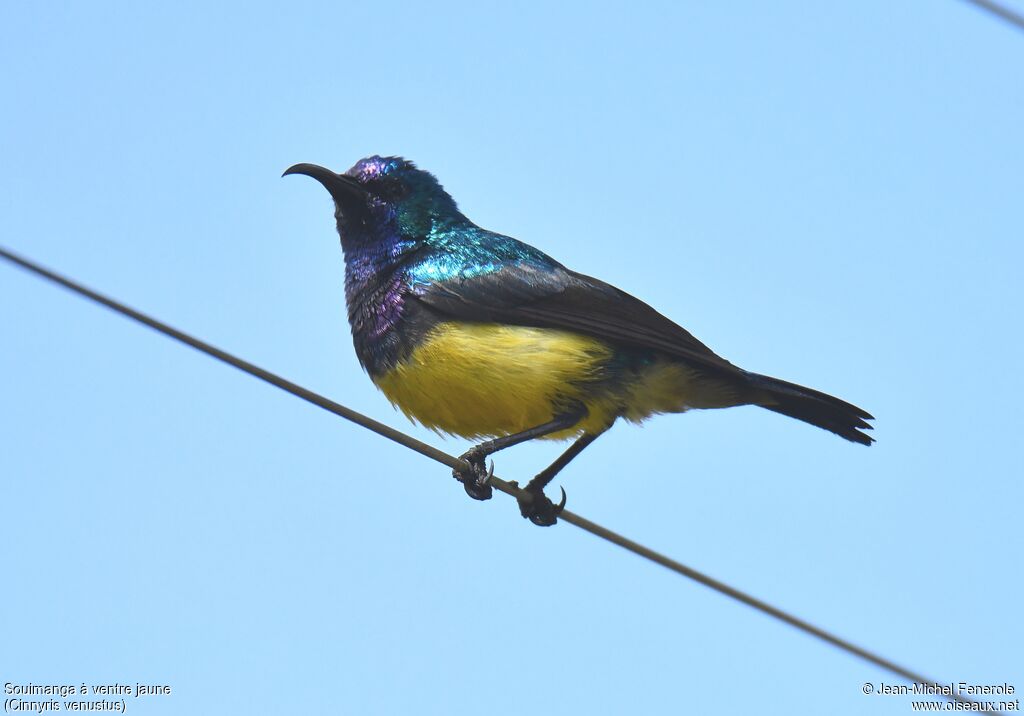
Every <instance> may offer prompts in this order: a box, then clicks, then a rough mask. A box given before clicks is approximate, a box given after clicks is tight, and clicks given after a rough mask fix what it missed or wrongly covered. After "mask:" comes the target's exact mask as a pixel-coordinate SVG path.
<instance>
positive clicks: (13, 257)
mask: <svg viewBox="0 0 1024 716" xmlns="http://www.w3.org/2000/svg"><path fill="white" fill-rule="evenodd" d="M0 258H3V259H6V260H7V261H9V262H11V263H13V264H16V265H17V266H20V267H21V268H23V269H25V270H27V271H29V272H31V273H33V274H35V275H37V276H41V277H42V278H45V279H47V280H49V281H52V282H54V283H56V284H59V285H61V286H63V287H64V288H67V289H69V290H70V291H73V292H75V293H77V294H79V295H80V296H84V297H85V298H88V299H90V300H91V301H95V302H96V303H99V304H101V305H103V306H106V307H107V308H109V309H111V310H113V311H116V312H117V313H120V314H121V315H123V316H127V317H128V318H131V319H134V320H136V321H138V322H139V323H142V324H143V325H146V326H149V327H150V328H152V329H153V330H155V331H158V332H160V333H163V334H164V335H166V336H170V337H171V338H174V339H175V340H177V341H180V342H182V343H184V344H185V345H188V346H191V347H192V348H195V349H196V350H198V351H201V352H203V353H205V354H207V355H209V356H212V357H213V358H216V359H218V360H220V361H223V362H224V363H227V364H228V365H230V366H234V367H235V368H238V369H239V370H241V371H244V372H246V373H248V374H249V375H252V376H255V377H256V378H259V379H260V380H263V381H265V382H267V383H270V384H271V385H273V386H276V387H278V388H280V389H281V390H284V391H286V392H288V393H291V394H292V395H294V396H296V397H299V398H302V399H303V400H305V401H307V402H309V403H312V404H313V405H316V406H317V407H320V408H323V409H324V410H326V411H328V412H330V413H334V414H335V415H337V416H339V417H342V418H345V419H346V420H350V421H352V422H353V423H355V424H357V425H360V426H362V427H364V428H366V429H368V430H372V431H373V432H375V433H377V434H378V435H382V436H383V437H386V438H388V439H389V440H393V441H394V442H396V443H398V444H399V445H403V446H405V447H407V448H410V449H412V450H415V451H416V452H418V453H420V454H421V455H425V456H426V457H429V458H431V459H432V460H436V461H437V462H439V463H442V464H443V465H447V466H448V467H451V468H468V467H469V466H468V465H467V464H466V463H465V462H464V461H462V460H460V459H459V458H457V457H453V456H451V455H449V454H448V453H446V452H443V451H441V450H438V449H437V448H435V447H432V446H431V445H427V444H426V443H424V442H421V441H420V440H417V439H416V438H414V437H412V436H409V435H406V434H405V433H402V432H400V431H398V430H395V429H394V428H391V427H388V426H387V425H385V424H384V423H381V422H378V421H376V420H374V419H373V418H370V417H367V416H365V415H363V414H362V413H358V412H356V411H354V410H352V409H350V408H346V407H345V406H344V405H341V404H340V403H336V402H334V401H333V400H330V399H329V398H325V397H324V396H322V395H319V394H318V393H314V392H313V391H311V390H308V389H306V388H303V387H302V386H300V385H296V384H295V383H292V382H291V381H289V380H286V379H284V378H282V377H280V376H278V375H275V374H274V373H271V372H270V371H268V370H264V369H263V368H260V367H259V366H256V365H253V364H252V363H250V362H248V361H246V360H243V359H241V358H238V357H237V356H234V355H231V354H230V353H227V352H226V351H222V350H221V349H220V348H217V347H215V346H212V345H210V344H209V343H206V342H205V341H201V340H199V339H198V338H195V337H194V336H190V335H189V334H187V333H184V332H183V331H179V330H178V329H176V328H173V327H172V326H169V325H167V324H166V323H164V322H162V321H158V320H157V319H155V318H153V317H151V316H148V315H146V314H145V313H142V312H141V311H137V310H135V309H134V308H131V307H129V306H126V305H125V304H123V303H121V302H119V301H115V300H114V299H112V298H108V297H107V296H104V295H103V294H101V293H98V292H96V291H93V290H92V289H90V288H88V287H86V286H83V285H82V284H80V283H78V282H76V281H73V280H71V279H69V278H66V277H64V276H61V275H60V274H58V273H55V272H53V271H50V270H49V269H47V268H44V267H42V266H40V265H39V264H37V263H35V262H33V261H30V260H29V259H26V258H24V257H22V256H19V255H17V254H15V253H13V252H11V251H9V250H7V249H5V248H4V247H2V246H0ZM491 484H492V485H493V486H494V487H495V488H496V489H497V490H499V491H501V492H504V493H505V494H507V495H512V496H513V497H517V498H520V497H523V498H528V496H529V494H528V493H526V492H524V491H523V490H520V489H519V486H518V484H517V483H515V482H508V481H506V480H502V479H500V478H498V477H492V478H491ZM559 520H561V521H563V522H567V523H569V524H571V525H575V526H576V527H579V528H580V529H582V530H584V531H586V532H589V533H590V534H592V535H595V536H596V537H600V538H602V539H604V540H607V541H608V542H611V543H612V544H615V545H618V546H619V547H622V548H623V549H626V550H628V551H630V552H632V553H633V554H636V555H638V556H640V557H643V558H645V559H648V560H650V561H651V562H654V563H655V564H660V565H661V566H663V567H665V568H667V569H670V570H672V571H673V572H676V573H677V574H680V575H682V576H684V577H688V578H689V579H692V580H694V581H695V582H699V583H700V584H703V585H704V586H706V587H709V588H710V589H713V590H715V591H716V592H718V593H720V594H724V595H725V596H727V597H730V598H732V599H735V600H736V601H738V602H742V603H743V604H746V605H747V606H749V607H753V608H754V609H756V610H758V611H760V612H763V613H764V614H767V615H768V616H770V617H773V618H775V619H778V620H779V621H782V622H785V623H786V624H789V625H790V626H793V627H796V628H797V629H799V630H800V631H802V632H804V633H806V634H810V635H811V636H814V637H817V638H818V639H821V640H822V641H824V642H826V643H828V644H831V645H832V646H835V647H836V648H838V649H841V650H842V651H845V652H847V653H848V654H852V655H854V656H857V657H859V658H861V659H863V660H864V661H867V662H870V663H871V664H874V665H875V666H878V667H881V668H882V669H885V670H886V671H889V672H891V673H893V674H895V675H897V676H899V677H901V678H903V679H906V680H908V681H910V682H911V683H920V684H931V685H936V686H940V684H938V682H936V681H933V680H932V679H929V678H927V677H925V676H922V675H921V674H918V673H917V672H914V671H911V670H910V669H907V668H905V667H903V666H900V665H899V664H896V663H895V662H892V661H890V660H888V659H886V658H884V657H882V656H879V655H878V654H875V653H874V652H872V651H869V650H867V649H864V648H862V647H859V646H857V645H856V644H853V643H852V642H849V641H847V640H845V639H842V638H840V637H838V636H836V635H835V634H832V633H831V632H829V631H826V630H825V629H822V628H820V627H817V626H814V625H813V624H811V623H809V622H806V621H804V620H803V619H800V618H799V617H796V616H794V615H792V614H789V613H788V612H786V611H783V610H782V609H779V608H778V607H775V606H772V605H771V604H769V603H767V602H765V601H762V600H760V599H758V598H757V597H754V596H751V595H749V594H747V593H746V592H743V591H741V590H739V589H736V588H735V587H731V586H729V585H728V584H726V583H725V582H721V581H719V580H717V579H715V578H713V577H710V576H708V575H706V574H704V573H703V572H699V571H697V570H696V569H693V568H692V567H688V566H686V565H685V564H683V563H681V562H677V561H676V560H674V559H672V558H670V557H666V556H665V555H663V554H661V553H660V552H655V551H654V550H653V549H650V548H649V547H645V546H644V545H642V544H640V543H638V542H634V541H633V540H631V539H629V538H628V537H623V536H622V535H620V534H618V533H617V532H613V531H612V530H610V529H608V528H607V527H603V526H601V525H599V524H597V523H595V522H591V521H590V520H588V519H586V518H585V517H581V516H580V515H577V514H575V513H574V512H570V511H569V510H563V511H562V512H561V514H560V515H559ZM946 697H947V698H950V699H952V700H954V701H959V702H961V703H964V704H973V703H976V702H974V701H972V700H971V699H968V698H966V697H963V696H960V695H958V694H951V695H947V696H946ZM979 713H997V712H994V711H987V710H981V711H979Z"/></svg>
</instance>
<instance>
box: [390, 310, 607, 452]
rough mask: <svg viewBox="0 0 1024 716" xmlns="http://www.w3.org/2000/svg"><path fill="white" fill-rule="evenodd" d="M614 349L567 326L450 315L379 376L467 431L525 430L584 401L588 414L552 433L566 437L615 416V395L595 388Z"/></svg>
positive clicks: (443, 428) (449, 426) (411, 410)
mask: <svg viewBox="0 0 1024 716" xmlns="http://www.w3.org/2000/svg"><path fill="white" fill-rule="evenodd" d="M613 353H614V351H613V349H612V348H611V347H610V346H609V345H607V344H606V343H604V342H602V341H598V340H596V339H593V338H589V337H587V336H583V335H579V334H576V333H570V332H567V331H556V330H549V329H544V328H527V327H522V326H504V325H498V324H468V323H442V324H440V325H438V326H437V327H436V328H434V329H433V330H432V331H431V332H430V334H429V335H428V336H427V338H426V340H425V341H424V342H423V343H422V344H420V345H419V346H418V347H417V348H416V349H415V350H414V351H413V353H412V354H411V355H410V356H409V357H408V358H406V359H405V360H403V361H402V362H401V363H400V364H399V365H398V366H396V367H395V368H394V369H393V370H391V371H389V372H388V373H386V374H384V375H382V376H378V377H377V378H375V379H374V382H375V383H376V384H377V387H379V388H380V389H381V390H382V391H383V392H384V395H386V396H387V398H388V400H390V401H391V402H392V403H393V404H394V405H396V406H397V407H398V408H399V409H401V410H402V412H404V413H405V414H406V415H407V416H409V417H410V418H412V419H414V420H417V421H419V422H420V423H422V424H423V425H425V426H426V427H428V428H432V429H434V430H437V431H439V432H446V433H451V434H454V435H461V436H463V437H467V438H479V437H491V436H497V435H508V434H511V433H516V432H520V431H522V430H526V429H528V428H532V427H536V426H537V425H541V424H543V423H546V422H548V421H549V420H551V419H552V418H553V417H554V416H555V415H556V414H557V413H558V412H559V411H564V410H565V408H566V407H567V405H571V404H572V403H573V401H576V402H579V403H583V404H584V405H585V406H586V407H587V410H588V411H589V412H588V415H587V417H586V418H584V419H583V420H582V421H581V422H580V424H579V425H577V426H576V427H574V428H573V429H571V430H567V431H563V432H562V433H558V434H554V435H551V436H550V437H552V438H556V439H557V438H566V437H570V436H572V435H575V434H579V433H582V432H600V431H601V430H603V429H605V428H607V427H608V426H609V425H610V424H611V423H612V422H613V421H614V420H615V417H616V416H617V414H618V405H617V403H616V401H615V399H614V398H613V397H612V396H611V395H609V394H608V391H607V390H602V389H595V386H597V385H598V384H600V382H601V381H602V380H603V379H605V378H607V375H606V374H605V371H606V366H607V364H608V362H609V361H610V360H611V358H612V356H613Z"/></svg>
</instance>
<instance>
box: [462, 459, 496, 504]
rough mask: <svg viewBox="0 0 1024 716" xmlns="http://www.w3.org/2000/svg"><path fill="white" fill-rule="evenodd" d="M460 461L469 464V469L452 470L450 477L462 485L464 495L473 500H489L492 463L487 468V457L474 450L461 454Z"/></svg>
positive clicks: (492, 471)
mask: <svg viewBox="0 0 1024 716" xmlns="http://www.w3.org/2000/svg"><path fill="white" fill-rule="evenodd" d="M459 459H460V460H464V461H466V462H468V463H469V469H464V470H460V469H459V468H455V469H454V470H452V477H454V478H455V479H456V480H458V481H459V482H461V483H462V487H463V488H464V489H465V490H466V494H467V495H469V496H470V497H472V498H473V499H474V500H489V499H491V497H492V496H493V495H494V490H493V488H492V487H491V476H492V475H494V461H493V460H492V461H491V466H490V467H487V464H486V463H487V456H486V455H481V454H480V453H479V452H477V451H476V449H475V448H473V449H470V450H468V451H466V452H465V453H463V454H462V455H461V456H460V457H459Z"/></svg>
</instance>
